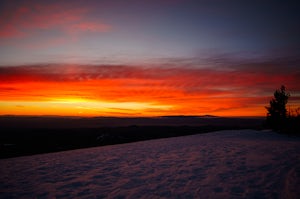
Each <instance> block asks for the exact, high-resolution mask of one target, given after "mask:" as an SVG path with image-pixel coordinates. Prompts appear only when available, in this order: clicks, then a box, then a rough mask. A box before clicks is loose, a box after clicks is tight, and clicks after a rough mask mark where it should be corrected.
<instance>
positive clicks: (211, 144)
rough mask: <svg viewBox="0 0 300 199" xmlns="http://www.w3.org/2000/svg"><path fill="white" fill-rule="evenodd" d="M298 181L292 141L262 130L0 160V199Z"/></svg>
mask: <svg viewBox="0 0 300 199" xmlns="http://www.w3.org/2000/svg"><path fill="white" fill-rule="evenodd" d="M141 133H142V132H141ZM299 184H300V139H299V138H290V137H286V136H284V135H278V134H275V133H273V132H267V131H264V132H263V131H254V130H237V131H219V132H213V133H207V134H199V135H192V136H185V137H176V138H167V139H158V140H150V141H143V142H136V143H129V144H121V145H114V146H105V147H97V148H89V149H79V150H73V151H66V152H59V153H52V154H42V155H35V156H28V157H19V158H11V159H2V160H0V198H54V197H57V198H297V196H299V194H300V191H299V187H297V186H299Z"/></svg>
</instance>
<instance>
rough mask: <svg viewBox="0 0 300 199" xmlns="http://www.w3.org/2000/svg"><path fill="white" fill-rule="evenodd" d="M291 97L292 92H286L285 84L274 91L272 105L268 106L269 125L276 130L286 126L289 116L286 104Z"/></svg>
mask: <svg viewBox="0 0 300 199" xmlns="http://www.w3.org/2000/svg"><path fill="white" fill-rule="evenodd" d="M289 97H290V93H288V92H286V89H285V86H283V85H282V86H281V88H280V89H277V90H276V91H275V92H274V98H273V99H272V100H271V101H270V106H267V107H266V109H267V111H268V113H267V125H268V126H269V127H271V128H273V129H275V130H280V129H282V128H283V127H284V125H285V122H286V118H287V109H286V104H287V102H288V99H289Z"/></svg>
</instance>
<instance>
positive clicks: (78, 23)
mask: <svg viewBox="0 0 300 199" xmlns="http://www.w3.org/2000/svg"><path fill="white" fill-rule="evenodd" d="M299 5H300V4H297V2H296V1H289V0H287V1H276V0H275V1H274V0H273V1H271V0H270V1H265V0H260V1H256V0H252V1H250V0H249V1H240V0H239V1H238V0H226V1H225V0H72V1H68V0H60V1H55V0H49V1H47V0H43V1H40V0H36V1H35V0H23V1H22V0H2V1H0V115H62V116H161V115H206V114H210V115H218V116H265V115H266V110H265V108H264V107H265V106H267V105H268V103H269V100H270V99H271V97H272V95H273V92H274V90H275V89H277V88H279V87H280V86H281V85H285V86H286V87H287V89H288V91H289V92H290V93H291V96H292V97H291V98H290V101H289V106H288V108H295V107H300V36H299V35H300V25H299V24H300V12H299V10H300V6H299Z"/></svg>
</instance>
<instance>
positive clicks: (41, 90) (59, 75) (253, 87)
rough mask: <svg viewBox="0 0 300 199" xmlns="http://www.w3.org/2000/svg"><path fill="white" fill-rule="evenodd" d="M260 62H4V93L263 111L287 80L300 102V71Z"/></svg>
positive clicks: (175, 109)
mask: <svg viewBox="0 0 300 199" xmlns="http://www.w3.org/2000/svg"><path fill="white" fill-rule="evenodd" d="M256 64H257V65H255V63H248V64H246V65H245V64H241V66H240V70H237V69H238V67H237V65H235V66H234V67H232V68H231V69H230V70H229V69H228V68H224V69H221V68H218V67H217V68H205V67H204V68H203V67H201V68H199V67H197V66H193V67H179V66H178V65H176V66H172V65H170V64H168V66H166V65H161V66H160V65H156V66H153V65H152V66H147V65H143V66H133V65H74V64H73V65H72V64H66V65H59V64H48V65H23V66H13V67H12V66H9V67H5V66H2V67H0V79H1V83H0V96H1V101H45V102H46V101H51V100H54V101H55V100H57V99H63V100H66V101H68V99H69V100H70V99H83V100H87V101H89V100H90V101H96V102H97V101H105V102H112V103H116V104H117V103H127V102H137V103H147V104H152V105H156V106H162V107H169V108H168V109H163V110H161V114H217V115H263V114H264V112H265V110H264V106H265V105H267V103H268V100H269V98H270V97H271V96H272V92H273V91H274V89H276V88H277V87H278V86H280V85H281V84H284V85H286V86H287V88H288V89H290V90H291V91H292V95H293V93H295V94H296V96H294V98H293V100H294V103H295V104H298V105H299V104H300V102H299V100H297V99H298V98H297V97H299V96H297V95H299V93H300V86H299V85H300V79H299V73H298V72H296V73H295V72H289V71H288V70H287V72H285V73H281V72H280V71H279V72H277V73H276V72H274V71H271V70H266V69H265V68H261V67H260V66H261V64H262V63H256ZM269 64H270V62H269ZM274 64H275V63H274ZM250 65H251V66H252V67H250ZM246 66H247V67H246ZM254 69H256V70H254ZM116 108H118V107H117V105H116ZM131 108H133V109H134V107H131ZM150 109H151V108H149V110H150ZM145 111H146V110H145ZM141 114H143V113H141ZM144 114H147V113H144ZM148 114H149V113H148ZM156 114H158V113H157V112H156Z"/></svg>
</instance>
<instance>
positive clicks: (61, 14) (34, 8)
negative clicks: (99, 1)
mask: <svg viewBox="0 0 300 199" xmlns="http://www.w3.org/2000/svg"><path fill="white" fill-rule="evenodd" d="M87 12H88V9H86V8H77V7H75V8H74V7H70V6H62V5H58V4H57V5H56V4H54V5H53V4H52V5H42V4H32V5H24V6H20V7H17V8H14V9H11V10H9V9H7V10H5V11H4V12H3V13H2V14H0V17H1V19H0V38H16V37H24V36H29V35H32V34H35V33H34V32H35V31H36V30H39V29H46V30H52V29H54V30H60V31H62V32H64V33H68V34H70V33H80V32H81V33H82V32H85V31H89V32H107V31H109V30H110V29H111V26H110V25H108V24H105V23H99V22H95V21H91V20H90V19H88V18H87V17H86V14H87Z"/></svg>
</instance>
